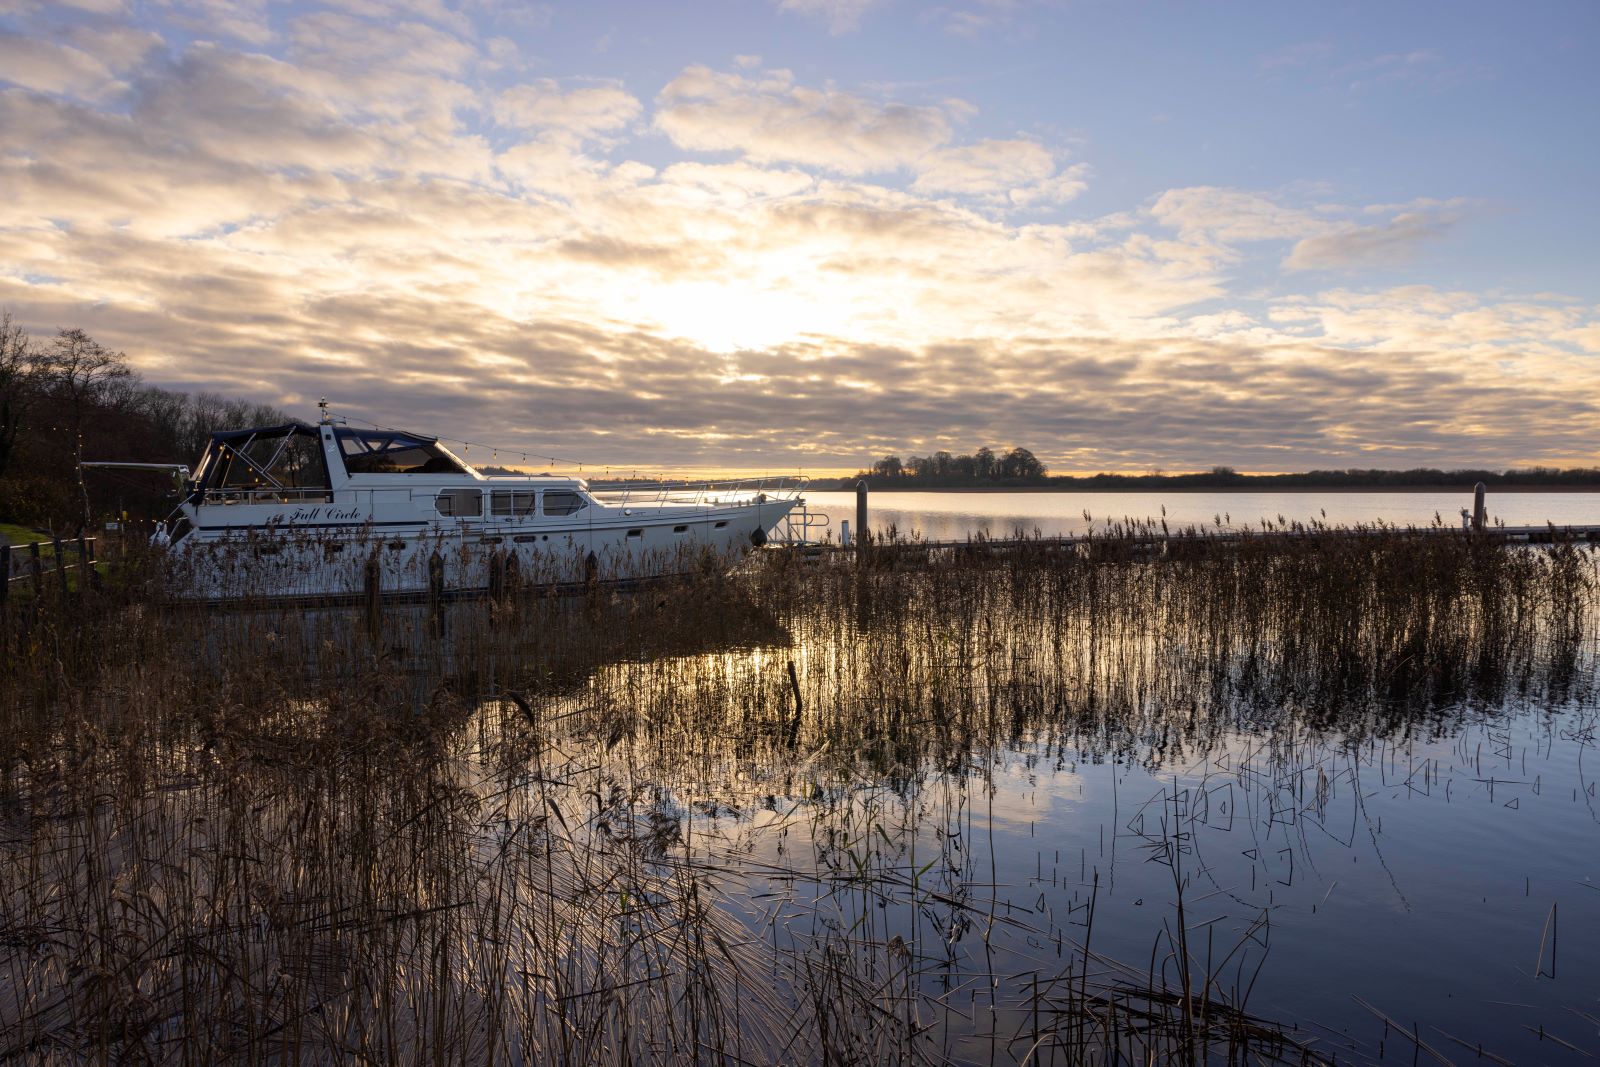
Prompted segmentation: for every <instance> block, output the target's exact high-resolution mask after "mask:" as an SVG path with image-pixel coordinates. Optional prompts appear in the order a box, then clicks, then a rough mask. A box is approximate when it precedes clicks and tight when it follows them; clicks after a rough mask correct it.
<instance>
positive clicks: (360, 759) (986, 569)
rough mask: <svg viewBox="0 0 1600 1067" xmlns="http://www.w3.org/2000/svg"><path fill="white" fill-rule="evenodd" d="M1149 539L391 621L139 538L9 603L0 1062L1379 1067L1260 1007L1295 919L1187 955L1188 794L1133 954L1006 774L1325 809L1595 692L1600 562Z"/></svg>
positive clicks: (1445, 548)
mask: <svg viewBox="0 0 1600 1067" xmlns="http://www.w3.org/2000/svg"><path fill="white" fill-rule="evenodd" d="M1153 532H1154V530H1153V528H1152V527H1147V526H1134V525H1129V526H1123V527H1117V528H1112V529H1110V530H1108V531H1107V532H1106V533H1105V535H1104V536H1102V537H1099V538H1096V539H1094V540H1093V541H1092V542H1091V543H1089V544H1087V545H1078V546H1072V547H1070V548H1066V547H1063V546H1062V545H1060V544H1059V543H1053V542H1047V541H1044V540H1039V541H1037V542H1031V543H1022V544H1008V545H1006V546H1004V548H1003V550H1002V549H1001V548H1000V547H999V546H994V545H988V544H985V543H983V542H976V543H974V544H973V545H971V546H967V547H966V548H962V549H956V550H953V549H941V550H937V551H933V550H930V551H925V552H918V551H905V550H903V549H905V547H906V546H904V545H902V546H900V547H899V548H898V549H897V548H896V546H894V545H893V544H880V545H878V546H875V547H874V548H873V549H872V550H869V551H866V552H864V553H862V554H861V555H860V556H859V557H856V556H845V555H843V554H840V555H837V556H829V557H827V558H825V559H824V560H823V561H821V562H817V561H814V560H813V561H808V560H807V558H806V557H804V556H803V555H801V554H797V553H792V552H776V551H775V552H761V553H756V554H754V556H753V557H752V558H751V559H750V560H749V561H747V562H746V563H745V564H744V565H743V566H741V567H740V568H739V569H738V570H737V571H736V572H734V573H731V574H729V573H723V572H721V571H719V570H717V569H714V568H700V569H699V570H698V571H697V572H696V573H694V574H693V575H692V576H689V577H684V578H679V579H674V580H672V581H670V582H665V583H660V584H656V585H652V586H650V587H648V588H644V589H639V590H636V591H631V592H627V593H619V592H617V591H615V590H612V589H608V588H606V587H604V586H593V585H591V586H589V587H586V588H583V589H582V590H580V591H579V592H578V593H577V595H570V596H559V597H558V596H552V595H547V593H548V589H544V590H541V588H540V587H539V586H538V585H537V584H536V583H531V582H530V583H526V584H523V585H517V584H515V583H514V584H513V586H512V587H509V588H500V589H498V590H496V592H497V595H496V596H495V597H491V598H484V599H481V600H475V601H470V602H463V603H458V604H455V605H453V606H450V607H448V608H444V607H441V606H437V605H428V604H418V605H397V604H390V605H385V606H381V607H380V608H379V609H378V610H376V611H372V610H352V609H348V608H338V607H329V608H315V607H306V606H300V607H295V608H284V607H274V606H271V605H268V604H246V605H242V606H238V607H235V608H232V609H228V610H205V609H196V608H194V607H190V606H184V605H181V604H176V603H173V602H171V601H170V600H168V599H167V598H165V597H163V596H162V595H161V583H162V581H163V575H162V571H161V568H160V566H159V561H158V560H155V559H145V558H143V557H141V556H140V555H139V554H138V553H134V554H132V555H130V556H129V557H128V558H126V559H125V560H123V561H122V562H121V563H120V565H119V567H118V568H117V569H116V570H115V571H114V572H113V573H112V574H110V575H108V576H107V580H106V582H105V583H104V587H103V588H101V589H98V590H85V591H83V592H81V593H79V594H76V595H74V596H72V597H66V596H62V597H57V598H54V599H52V597H51V596H49V595H41V596H39V597H38V598H36V600H35V601H34V602H32V603H28V604H22V603H13V604H12V605H11V606H10V607H9V608H8V612H9V614H8V616H7V618H6V619H5V621H4V625H3V627H0V637H3V640H4V642H5V649H6V654H5V655H4V657H0V663H3V665H0V687H3V688H0V736H3V737H5V738H6V741H5V743H4V746H3V748H0V1061H9V1060H13V1059H15V1060H20V1061H23V1062H38V1063H77V1062H83V1061H96V1062H129V1063H139V1062H149V1063H190V1062H195V1063H200V1062H207V1063H209V1062H245V1063H274V1064H276V1063H323V1062H334V1061H341V1062H343V1061H348V1060H360V1061H363V1062H376V1063H390V1062H393V1063H435V1064H477V1063H526V1062H541V1063H542V1062H564V1063H634V1062H661V1063H675V1062H686V1061H689V1062H692V1061H703V1062H715V1063H729V1064H743V1063H829V1064H834V1063H839V1064H843V1063H889V1062H908V1063H909V1062H952V1061H955V1062H989V1061H1006V1062H1028V1063H1087V1062H1095V1063H1124V1062H1126V1063H1148V1062H1169V1061H1179V1060H1181V1061H1184V1062H1191V1063H1202V1062H1230V1063H1231V1062H1241V1063H1243V1062H1263V1061H1264V1062H1286V1063H1303V1062H1325V1061H1327V1060H1329V1059H1331V1058H1332V1056H1333V1055H1334V1054H1335V1053H1338V1055H1339V1058H1341V1059H1344V1060H1350V1059H1359V1058H1360V1057H1361V1055H1363V1054H1364V1051H1363V1050H1362V1049H1360V1048H1357V1047H1355V1046H1354V1045H1352V1044H1351V1043H1350V1042H1349V1041H1348V1040H1346V1041H1345V1042H1344V1043H1343V1044H1342V1045H1341V1044H1340V1043H1339V1039H1337V1038H1336V1037H1335V1036H1334V1035H1331V1034H1328V1033H1320V1032H1315V1031H1313V1030H1310V1029H1307V1028H1306V1027H1304V1026H1300V1027H1297V1028H1293V1027H1287V1026H1283V1025H1279V1024H1276V1023H1274V1022H1273V1021H1272V1020H1270V1019H1263V1018H1258V1017H1257V1016H1255V1015H1254V1014H1252V1013H1251V1010H1250V994H1251V990H1252V988H1253V986H1254V984H1255V977H1256V975H1258V974H1259V973H1260V969H1261V967H1262V964H1263V960H1264V959H1265V956H1266V954H1267V948H1268V946H1269V945H1270V942H1271V920H1270V917H1269V916H1267V915H1265V914H1263V915H1262V916H1261V917H1260V918H1259V920H1251V921H1249V922H1248V923H1247V924H1245V926H1244V927H1243V928H1242V929H1241V930H1240V931H1239V932H1238V935H1237V936H1236V937H1235V938H1234V939H1233V940H1232V941H1231V942H1230V943H1228V944H1213V943H1208V944H1207V945H1206V947H1205V948H1204V949H1202V948H1201V947H1200V946H1199V941H1198V939H1199V938H1202V937H1204V938H1211V937H1212V936H1213V934H1212V932H1211V931H1210V928H1209V927H1208V928H1207V932H1205V933H1201V932H1200V930H1199V928H1198V927H1195V926H1194V925H1193V921H1192V920H1193V916H1191V915H1190V914H1188V913H1187V911H1186V899H1188V898H1189V897H1191V896H1192V894H1193V892H1194V887H1195V885H1196V879H1197V878H1199V877H1202V876H1203V870H1204V866H1205V865H1204V864H1203V863H1202V862H1201V857H1199V856H1198V855H1197V853H1196V844H1195V841H1194V838H1193V834H1192V830H1193V825H1194V823H1195V820H1197V819H1201V818H1203V817H1204V813H1203V812H1202V810H1201V801H1200V800H1199V799H1197V798H1198V797H1200V796H1203V794H1204V790H1203V789H1202V790H1199V791H1196V790H1191V789H1186V788H1180V787H1179V786H1177V785H1174V787H1173V789H1172V792H1171V796H1170V797H1168V798H1163V800H1162V802H1161V803H1160V804H1158V805H1156V806H1155V807H1152V808H1151V809H1150V810H1149V812H1148V813H1147V817H1146V818H1144V820H1143V821H1142V822H1141V823H1140V824H1139V825H1140V826H1141V828H1142V832H1143V834H1144V837H1145V840H1144V842H1143V843H1144V846H1145V847H1147V848H1148V849H1149V852H1150V856H1151V858H1152V860H1153V862H1156V863H1159V864H1161V865H1163V866H1164V867H1166V868H1169V869H1170V872H1171V887H1172V892H1171V897H1170V899H1169V900H1167V901H1165V902H1163V906H1162V908H1161V909H1159V911H1158V913H1152V920H1151V927H1150V931H1149V943H1150V945H1151V950H1150V953H1149V956H1148V958H1138V959H1115V958H1112V956H1111V955H1109V954H1107V953H1106V951H1105V950H1104V948H1103V947H1102V946H1099V945H1097V941H1096V937H1095V932H1094V915H1095V910H1096V906H1097V901H1098V900H1099V899H1100V894H1101V892H1102V890H1101V886H1100V883H1099V877H1100V874H1099V871H1098V869H1096V870H1094V871H1092V872H1091V871H1088V870H1084V871H1083V872H1081V878H1080V879H1079V882H1080V883H1081V884H1080V885H1078V886H1077V887H1076V888H1074V889H1073V903H1072V904H1071V905H1070V906H1069V907H1067V908H1066V910H1065V912H1064V913H1056V912H1053V911H1051V910H1050V909H1048V908H1044V907H1042V906H1041V907H1034V908H1029V907H1019V906H1018V904H1017V902H1016V901H1015V900H1014V899H1011V898H1009V897H1007V898H1005V899H1002V898H1003V894H1002V893H1001V892H1000V890H999V888H998V886H997V885H996V882H997V878H996V876H995V869H996V860H995V857H994V856H993V853H992V849H993V840H994V838H993V836H992V835H990V836H988V838H987V840H988V842H989V848H990V854H989V855H983V854H982V851H981V849H979V848H975V847H973V843H974V842H975V841H980V840H983V839H984V835H983V833H982V832H981V831H982V826H983V824H984V823H985V820H988V819H992V818H993V812H992V808H993V803H994V789H993V785H992V779H993V776H994V774H995V773H996V768H997V767H998V766H999V765H1000V763H1001V762H1002V761H1003V760H1004V759H1005V758H1006V757H1007V756H1008V755H1014V754H1017V753H1024V754H1027V756H1028V758H1030V759H1038V760H1043V761H1058V762H1059V761H1074V762H1080V761H1081V762H1104V761H1121V762H1137V763H1139V764H1142V765H1143V766H1145V767H1148V768H1150V769H1152V770H1159V769H1162V768H1165V767H1169V766H1176V765H1179V764H1182V763H1184V762H1186V761H1192V760H1193V759H1195V758H1196V757H1197V756H1203V755H1204V754H1205V753H1207V752H1208V751H1211V750H1213V749H1217V748H1220V747H1222V746H1223V745H1224V744H1225V743H1226V742H1227V741H1228V740H1229V739H1235V740H1236V739H1238V738H1240V737H1249V738H1251V739H1252V741H1251V745H1252V748H1251V750H1250V752H1249V754H1248V758H1246V759H1242V760H1241V761H1240V764H1239V766H1238V767H1237V768H1236V769H1235V770H1234V771H1232V772H1230V773H1232V774H1233V775H1234V776H1235V777H1236V778H1237V780H1238V781H1239V782H1240V783H1241V788H1244V789H1246V790H1247V792H1248V794H1249V797H1250V803H1251V804H1252V805H1254V806H1255V807H1257V808H1259V807H1265V806H1269V805H1275V806H1279V807H1282V808H1284V809H1285V810H1288V809H1290V808H1295V809H1297V810H1298V809H1304V810H1308V811H1315V809H1316V807H1317V805H1319V804H1321V805H1324V806H1326V805H1328V804H1330V803H1338V802H1339V801H1340V798H1341V797H1342V794H1341V793H1340V791H1341V790H1343V789H1347V788H1348V787H1347V786H1345V785H1344V777H1343V776H1342V772H1341V771H1340V770H1339V769H1338V768H1337V767H1335V766H1333V764H1332V763H1331V762H1323V755H1324V754H1325V753H1327V752H1328V751H1330V750H1331V751H1334V752H1336V753H1337V752H1340V751H1344V752H1350V751H1354V750H1357V749H1359V748H1360V747H1361V746H1364V745H1373V744H1388V743H1390V742H1393V741H1394V740H1396V739H1403V738H1407V737H1428V738H1441V737H1448V736H1449V735H1450V733H1451V731H1452V730H1454V729H1456V728H1457V727H1458V724H1459V714H1460V709H1461V708H1463V707H1467V708H1474V709H1477V711H1478V713H1479V714H1482V715H1485V716H1493V715H1495V714H1496V713H1497V712H1496V709H1497V708H1499V707H1500V706H1502V705H1503V704H1504V703H1505V702H1506V701H1507V700H1508V699H1509V698H1517V699H1521V700H1524V701H1549V702H1562V701H1567V702H1571V701H1578V702H1582V701H1584V700H1587V699H1588V698H1589V695H1590V693H1591V691H1592V685H1593V675H1594V661H1593V655H1592V641H1591V630H1592V626H1593V622H1594V619H1595V609H1596V588H1597V585H1596V558H1595V555H1594V553H1593V552H1592V551H1591V550H1590V549H1589V548H1587V547H1585V546H1580V545H1576V544H1556V545H1553V546H1551V547H1549V548H1541V549H1537V550H1534V549H1506V548H1502V547H1497V546H1494V545H1492V544H1488V543H1486V542H1485V541H1483V540H1482V539H1476V538H1473V537H1470V536H1465V535H1460V536H1457V535H1453V534H1444V533H1432V534H1428V535H1426V536H1424V535H1418V534H1414V533H1407V532H1404V531H1396V530H1387V529H1362V530H1326V529H1314V528H1313V529H1302V530H1298V531H1294V536H1287V535H1285V536H1273V537H1266V536H1260V535H1259V534H1256V535H1251V534H1250V533H1249V532H1246V533H1244V534H1243V535H1241V536H1238V537H1236V538H1234V539H1232V540H1230V541H1229V543H1228V544H1226V545H1221V546H1219V545H1217V544H1215V543H1212V542H1210V541H1208V540H1207V539H1206V538H1203V537H1201V536H1199V535H1198V533H1195V532H1190V533H1187V534H1173V533H1170V532H1165V531H1164V532H1163V534H1164V536H1163V539H1162V547H1161V548H1160V550H1159V552H1153V551H1152V550H1151V549H1150V547H1149V545H1150V543H1151V540H1152V534H1153ZM1246 766H1248V768H1249V771H1248V773H1247V772H1246V770H1245V767H1246ZM1330 771H1331V772H1332V773H1329V772H1330ZM1319 775H1320V777H1319ZM1041 870H1042V867H1041ZM1042 899H1043V898H1042V897H1041V900H1042ZM1341 1050H1342V1051H1341ZM1372 1051H1373V1050H1370V1049H1369V1050H1365V1052H1367V1053H1370V1052H1372Z"/></svg>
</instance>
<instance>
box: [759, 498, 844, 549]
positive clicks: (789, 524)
mask: <svg viewBox="0 0 1600 1067" xmlns="http://www.w3.org/2000/svg"><path fill="white" fill-rule="evenodd" d="M831 525H832V520H831V519H829V518H828V515H827V513H826V512H822V511H808V510H806V508H805V507H804V506H803V505H802V506H801V507H798V508H796V509H794V510H793V511H790V512H789V513H788V514H786V515H785V516H784V517H783V521H782V522H781V523H779V524H778V528H777V529H776V530H774V531H773V532H772V538H771V540H770V541H769V543H770V544H775V545H814V544H817V543H819V542H821V541H822V539H823V538H824V537H825V536H826V535H827V532H828V527H829V526H831Z"/></svg>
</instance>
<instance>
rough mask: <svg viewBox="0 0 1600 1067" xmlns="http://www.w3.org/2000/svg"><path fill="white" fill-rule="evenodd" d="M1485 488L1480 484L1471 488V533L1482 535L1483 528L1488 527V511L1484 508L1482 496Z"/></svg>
mask: <svg viewBox="0 0 1600 1067" xmlns="http://www.w3.org/2000/svg"><path fill="white" fill-rule="evenodd" d="M1485 491H1486V488H1485V486H1484V484H1483V483H1482V482H1479V483H1478V484H1477V485H1475V486H1473V487H1472V532H1473V533H1483V531H1484V527H1486V526H1488V525H1489V509H1488V508H1486V507H1484V504H1483V494H1484V492H1485Z"/></svg>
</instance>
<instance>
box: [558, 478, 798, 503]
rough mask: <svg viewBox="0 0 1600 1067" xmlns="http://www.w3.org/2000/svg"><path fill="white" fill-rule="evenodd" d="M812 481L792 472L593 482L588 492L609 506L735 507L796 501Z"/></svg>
mask: <svg viewBox="0 0 1600 1067" xmlns="http://www.w3.org/2000/svg"><path fill="white" fill-rule="evenodd" d="M809 481H810V479H808V478H805V477H800V476H795V475H789V476H787V477H781V478H737V479H726V480H721V481H707V482H639V483H635V484H631V485H608V486H602V487H598V488H597V487H595V486H593V485H591V486H590V487H589V493H590V495H591V496H593V497H594V498H595V499H596V500H598V501H599V502H600V503H602V504H604V505H606V506H607V507H620V508H629V507H672V506H677V507H685V508H700V507H719V506H720V507H732V506H737V505H740V504H750V503H754V502H756V501H757V500H794V499H796V498H798V497H799V496H800V495H801V494H802V493H803V492H805V488H806V484H807V483H808V482H809Z"/></svg>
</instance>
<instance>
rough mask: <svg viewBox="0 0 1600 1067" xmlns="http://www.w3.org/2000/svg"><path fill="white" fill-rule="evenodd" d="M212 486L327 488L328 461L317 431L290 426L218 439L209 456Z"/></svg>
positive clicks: (207, 478) (208, 482)
mask: <svg viewBox="0 0 1600 1067" xmlns="http://www.w3.org/2000/svg"><path fill="white" fill-rule="evenodd" d="M205 468H206V474H205V476H204V477H205V481H204V483H202V484H206V485H208V486H209V487H210V488H212V489H228V490H263V491H265V490H274V489H327V488H329V482H328V465H327V463H326V462H325V461H324V459H323V456H322V444H321V442H320V441H318V440H317V437H316V434H314V433H311V432H310V431H308V430H305V429H304V428H302V427H297V426H288V427H280V428H276V429H271V430H263V431H259V432H255V433H244V434H234V435H230V436H229V437H228V439H226V440H222V439H218V440H217V441H216V443H215V445H213V447H212V449H211V450H210V451H209V452H208V453H207V457H206V463H205Z"/></svg>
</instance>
